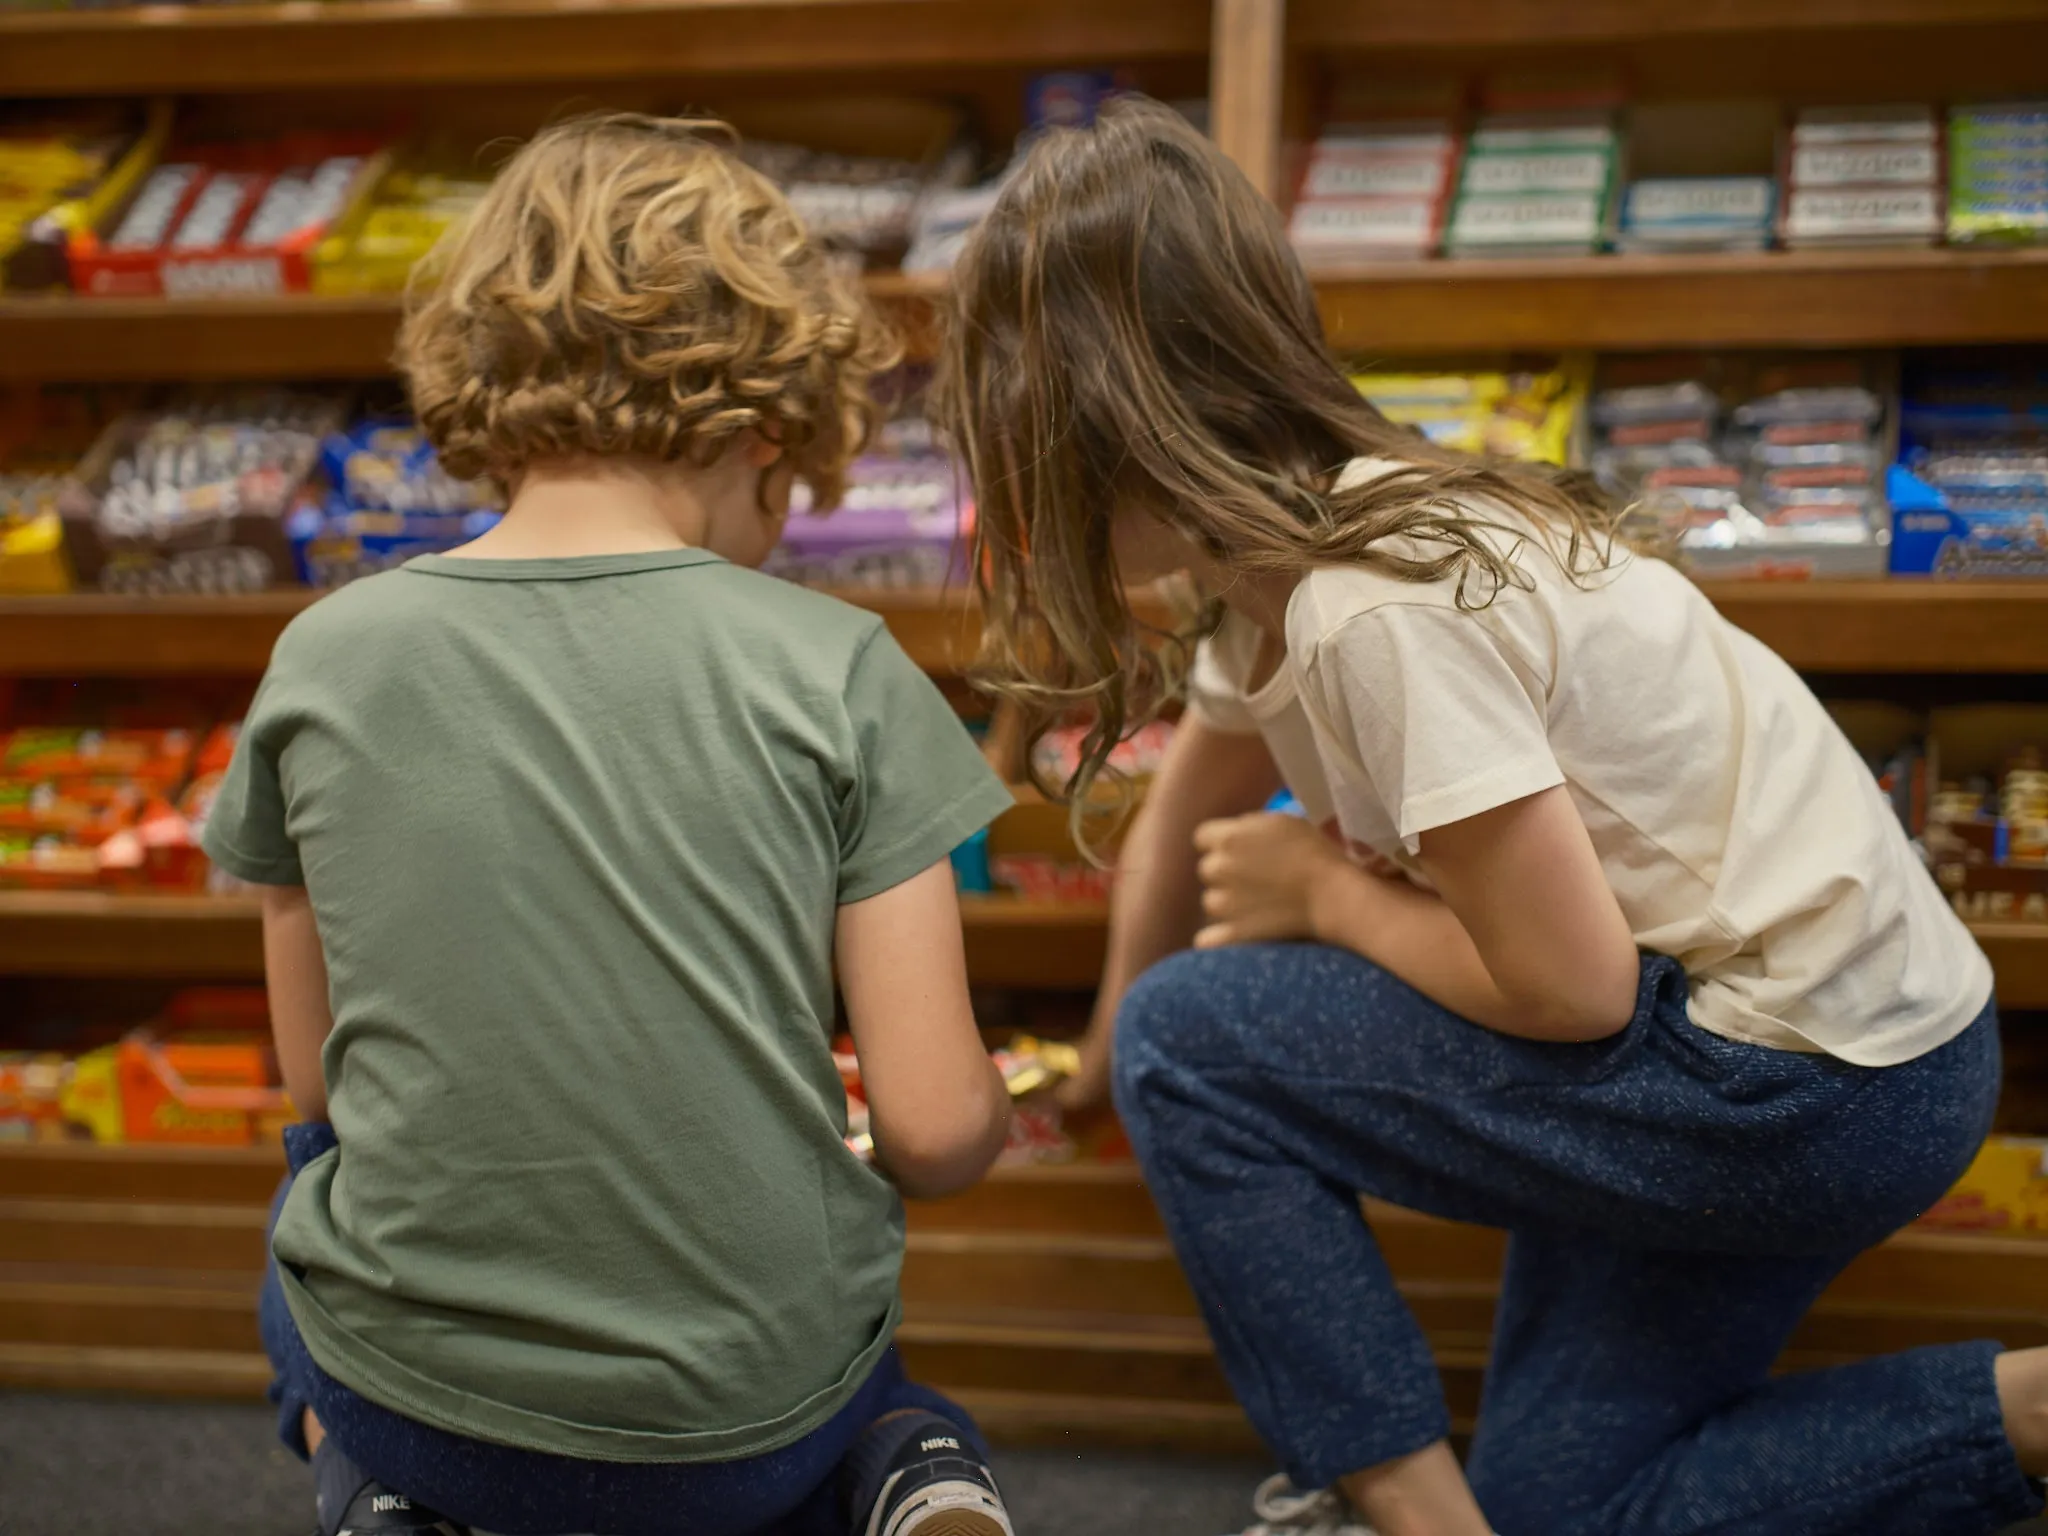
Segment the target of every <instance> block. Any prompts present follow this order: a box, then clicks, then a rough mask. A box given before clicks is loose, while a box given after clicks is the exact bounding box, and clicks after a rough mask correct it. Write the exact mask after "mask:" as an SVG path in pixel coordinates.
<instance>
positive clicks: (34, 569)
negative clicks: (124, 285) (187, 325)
mask: <svg viewBox="0 0 2048 1536" xmlns="http://www.w3.org/2000/svg"><path fill="white" fill-rule="evenodd" d="M136 398H137V391H135V390H133V389H129V388H119V387H108V386H94V387H86V386H45V387H41V388H37V387H34V386H27V387H18V388H15V389H11V390H0V592H25V593H33V592H43V593H48V592H63V591H67V590H68V589H69V588H70V586H71V566H70V562H69V561H68V560H67V559H66V558H65V554H64V522H63V518H62V517H61V516H60V515H59V510H58V509H59V507H60V505H61V503H62V500H63V494H64V490H65V487H66V485H67V484H68V483H69V482H70V479H71V476H72V474H73V472H74V471H75V470H76V469H77V466H78V461H79V459H80V458H81V457H82V456H83V455H84V454H85V453H86V451H87V450H88V449H90V448H91V447H92V445H93V442H94V441H95V440H96V439H97V438H98V437H99V435H100V433H101V432H102V431H103V430H105V427H106V424H107V422H108V421H110V420H111V419H112V418H113V417H114V416H115V415H118V414H119V413H120V412H121V411H122V410H124V409H127V408H128V407H129V406H131V405H132V404H133V403H134V401H135V399H136Z"/></svg>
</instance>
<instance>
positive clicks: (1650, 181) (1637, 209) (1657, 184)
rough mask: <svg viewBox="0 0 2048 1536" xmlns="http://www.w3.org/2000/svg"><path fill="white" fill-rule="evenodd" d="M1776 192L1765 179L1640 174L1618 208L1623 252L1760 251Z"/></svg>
mask: <svg viewBox="0 0 2048 1536" xmlns="http://www.w3.org/2000/svg"><path fill="white" fill-rule="evenodd" d="M1777 197H1778V189H1777V186H1776V184H1775V183H1774V182H1773V181H1772V180H1771V178H1770V177H1768V176H1646V177H1643V178H1641V179H1640V180H1637V181H1632V182H1630V183H1629V187H1628V191H1627V193H1625V194H1624V195H1623V198H1622V204H1621V233H1620V235H1619V236H1617V237H1616V240H1615V245H1616V247H1617V249H1620V250H1623V251H1636V252H1652V251H1760V250H1763V249H1764V248H1765V247H1766V246H1768V245H1769V244H1770V243H1771V218H1772V214H1773V212H1774V210H1775V209H1776V206H1777Z"/></svg>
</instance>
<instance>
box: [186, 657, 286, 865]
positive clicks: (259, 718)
mask: <svg viewBox="0 0 2048 1536" xmlns="http://www.w3.org/2000/svg"><path fill="white" fill-rule="evenodd" d="M279 692H280V688H279V684H278V680H277V675H276V672H275V670H273V671H272V672H271V674H270V675H269V676H267V677H265V679H264V681H263V686H262V687H261V688H259V689H258V690H257V692H256V700H255V702H254V703H253V704H251V705H250V706H249V714H248V718H247V719H245V720H244V721H243V722H242V734H241V738H240V740H238V741H237V742H236V743H235V755H234V758H233V759H232V760H231V761H230V762H229V764H228V771H227V773H226V774H225V775H224V776H223V777H222V779H221V785H220V790H219V792H218V793H217V794H216V795H215V796H214V800H213V807H212V809H211V810H209V811H208V812H207V816H206V830H205V831H204V832H203V833H202V834H201V835H200V844H201V846H202V847H204V848H205V850H206V856H207V857H208V858H210V859H212V860H213V862H214V863H216V864H218V865H219V866H220V867H221V868H222V869H225V870H226V871H227V872H228V873H229V874H231V875H234V876H236V877H238V878H240V879H243V880H247V881H250V882H251V883H253V884H256V885H303V884H305V875H304V873H303V872H302V871H301V870H300V868H299V850H298V845H297V844H295V843H294V842H293V841H292V838H291V834H290V832H288V831H287V830H286V828H285V801H284V783H283V778H282V776H281V772H280V768H279V758H280V757H281V755H282V754H283V751H284V746H285V742H286V740H287V738H288V737H289V734H290V728H289V726H288V724H287V723H286V719H285V716H284V712H283V710H282V709H281V708H280V707H279V704H278V694H279Z"/></svg>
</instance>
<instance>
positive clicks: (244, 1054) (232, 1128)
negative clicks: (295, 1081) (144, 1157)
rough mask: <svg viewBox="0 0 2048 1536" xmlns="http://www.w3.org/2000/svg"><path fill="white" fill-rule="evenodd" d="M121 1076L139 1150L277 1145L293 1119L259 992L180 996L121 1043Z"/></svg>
mask: <svg viewBox="0 0 2048 1536" xmlns="http://www.w3.org/2000/svg"><path fill="white" fill-rule="evenodd" d="M116 1076H117V1078H118V1081H119V1084H120V1094H121V1115H122V1128H123V1132H124V1134H125V1136H126V1138H127V1139H128V1140H129V1141H132V1142H133V1141H155V1142H184V1143H191V1144H198V1145H207V1146H250V1145H253V1144H256V1143H259V1142H274V1141H276V1140H277V1139H278V1138H279V1136H280V1135H281V1134H282V1132H283V1128H284V1126H285V1125H287V1124H289V1123H290V1122H291V1120H292V1118H293V1116H292V1109H291V1104H290V1101H289V1100H288V1099H287V1098H286V1097H285V1093H284V1089H283V1088H282V1087H281V1086H279V1079H278V1070H277V1056H276V1053H275V1052H274V1051H273V1050H272V1049H271V1044H270V1034H269V1012H268V1009H267V1007H266V1006H265V1003H264V999H263V994H262V993H261V992H259V991H256V990H254V989H244V988H204V989H195V990H193V991H190V992H183V993H180V994H179V995H178V996H177V997H176V998H175V999H173V1001H172V1003H171V1005H170V1007H169V1008H168V1009H167V1010H166V1011H165V1013H164V1016H163V1017H162V1018H161V1019H159V1020H157V1021H156V1023H155V1024H153V1025H151V1026H149V1027H147V1028H144V1029H138V1030H136V1031H134V1032H133V1033H132V1034H130V1035H129V1036H128V1037H127V1038H126V1039H125V1040H123V1041H122V1042H121V1045H120V1048H119V1054H118V1057H117V1060H116Z"/></svg>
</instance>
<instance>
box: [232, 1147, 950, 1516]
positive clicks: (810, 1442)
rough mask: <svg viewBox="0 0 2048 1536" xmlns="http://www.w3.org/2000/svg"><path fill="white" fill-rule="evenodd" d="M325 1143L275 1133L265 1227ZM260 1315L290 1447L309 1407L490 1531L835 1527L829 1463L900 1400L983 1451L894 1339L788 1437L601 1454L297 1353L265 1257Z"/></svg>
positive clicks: (395, 1477)
mask: <svg viewBox="0 0 2048 1536" xmlns="http://www.w3.org/2000/svg"><path fill="white" fill-rule="evenodd" d="M334 1145H335V1140H334V1131H333V1129H332V1127H330V1126H327V1125H323V1124H311V1125H295V1126H292V1127H290V1128H289V1129H288V1130H287V1131H286V1132H285V1154H286V1157H287V1159H288V1161H289V1163H290V1167H291V1173H289V1174H287V1175H286V1176H285V1181H284V1185H283V1187H282V1188H280V1189H279V1190H278V1192H277V1199H276V1202H275V1203H274V1204H273V1206H272V1208H271V1215H270V1220H271V1226H272V1227H273V1228H274V1227H275V1226H276V1225H277V1213H278V1212H279V1211H280V1210H282V1209H283V1207H284V1198H285V1195H286V1193H287V1192H288V1191H289V1190H290V1188H291V1181H292V1176H293V1175H295V1174H296V1173H297V1172H298V1170H299V1169H301V1168H303V1167H304V1166H305V1165H306V1164H307V1163H309V1162H311V1161H312V1160H313V1159H314V1158H316V1157H318V1156H320V1155H321V1154H322V1153H323V1152H326V1151H328V1150H329V1149H331V1148H332V1147H333V1146H334ZM261 1318H262V1326H263V1345H264V1348H265V1350H266V1351H267V1352H268V1353H269V1355H270V1363H271V1368H272V1369H273V1370H274V1371H275V1372H276V1373H277V1375H276V1380H275V1381H273V1382H272V1383H271V1387H270V1399H271V1401H272V1402H274V1403H276V1404H277V1407H278V1435H279V1438H281V1439H282V1440H283V1441H284V1443H285V1445H286V1446H287V1447H288V1448H289V1449H290V1450H292V1451H293V1452H294V1453H295V1454H297V1455H298V1456H301V1457H303V1456H304V1455H305V1454H306V1441H305V1433H304V1428H303V1419H302V1415H303V1414H304V1412H305V1410H306V1409H307V1408H309V1407H310V1408H311V1409H312V1410H313V1412H314V1415H315V1416H316V1417H317V1418H318V1419H319V1420H320V1425H321V1427H322V1428H323V1429H324V1430H326V1432H327V1433H328V1434H329V1435H330V1436H332V1437H333V1439H334V1443H335V1444H336V1445H338V1446H339V1447H340V1448H341V1449H342V1450H343V1451H345V1452H347V1453H348V1457H349V1460H351V1461H353V1462H354V1463H355V1464H356V1465H357V1466H359V1467H361V1468H362V1469H363V1470H364V1471H365V1472H367V1473H368V1474H369V1475H370V1476H371V1477H373V1478H375V1479H376V1480H377V1481H378V1482H380V1483H382V1484H384V1485H385V1486H386V1487H387V1488H390V1489H392V1490H394V1491H396V1492H399V1493H403V1494H406V1495H407V1496H409V1497H410V1498H412V1499H414V1500H415V1501H417V1502H419V1503H421V1504H425V1505H427V1506H428V1507H429V1508H431V1509H434V1510H436V1511H438V1512H439V1513H441V1514H443V1515H445V1516H447V1517H448V1518H449V1519H451V1520H457V1521H460V1522H462V1523H463V1524H465V1525H471V1526H475V1527H478V1528H479V1529H482V1530H488V1531H492V1532H495V1533H497V1536H565V1533H568V1532H579V1531H596V1532H602V1533H604V1536H750V1533H758V1536H846V1528H847V1522H846V1519H845V1517H844V1516H843V1515H842V1514H841V1513H840V1512H839V1509H838V1507H837V1500H836V1497H835V1488H834V1485H835V1482H836V1478H835V1477H834V1473H835V1472H836V1471H837V1470H838V1467H839V1463H840V1460H841V1458H842V1457H844V1456H845V1455H846V1453H847V1451H848V1450H850V1449H851V1448H852V1446H853V1443H854V1442H855V1440H857V1439H858V1438H859V1437H860V1435H861V1432H862V1431H863V1430H865V1429H866V1428H867V1427H868V1426H869V1425H870V1424H872V1423H874V1421H875V1420H877V1419H879V1418H881V1417H882V1416H883V1415H885V1414H889V1413H894V1412H896V1411H897V1410H899V1409H906V1408H915V1409H923V1410H925V1411H927V1412H931V1413H936V1414H938V1415H939V1416H940V1417H942V1418H945V1419H947V1420H949V1421H951V1422H952V1423H953V1424H955V1425H957V1426H959V1428H960V1430H961V1432H962V1434H963V1436H965V1438H966V1439H967V1441H968V1443H969V1444H970V1445H971V1446H972V1447H973V1448H974V1451H975V1454H976V1455H977V1456H979V1457H980V1458H981V1459H982V1460H984V1461H986V1460H987V1459H988V1450H987V1447H986V1446H985V1445H984V1444H983V1443H982V1440H981V1437H980V1432H979V1431H978V1430H977V1429H976V1428H975V1425H974V1421H973V1420H972V1419H971V1418H969V1417H968V1416H967V1414H966V1412H965V1411H964V1410H963V1409H961V1408H959V1407H958V1406H956V1405H955V1404H954V1403H952V1402H950V1401H949V1400H948V1399H946V1398H944V1397H942V1396H940V1395H939V1394H938V1393H937V1392H933V1391H931V1390H930V1389H928V1388H925V1387H920V1386H918V1385H916V1384H915V1383H914V1382H911V1381H908V1380H906V1379H905V1378H904V1375H903V1365H902V1362H901V1361H900V1360H898V1359H897V1356H896V1351H895V1350H893V1349H892V1350H890V1351H889V1353H888V1354H887V1355H885V1356H883V1358H882V1362H881V1364H880V1365H878V1366H877V1367H876V1368H875V1371H874V1374H872V1375H871V1376H869V1377H868V1379H867V1381H866V1382H865V1383H864V1384H863V1385H862V1386H861V1388H860V1390H859V1391H858V1392H856V1393H855V1394H854V1396H853V1398H852V1400H851V1401H849V1402H848V1403H847V1405H846V1406H845V1407H844V1408H842V1409H840V1410H839V1412H838V1413H837V1414H835V1415H834V1416H833V1417H832V1418H831V1419H829V1420H827V1421H826V1422H825V1423H824V1424H822V1425H820V1426H819V1427H818V1428H817V1429H814V1430H812V1431H811V1432H810V1434H808V1435H806V1436H805V1437H804V1438H803V1439H801V1440H799V1441H797V1442H796V1443H795V1444H794V1445H786V1446H784V1447H782V1449H780V1450H776V1451H769V1452H767V1453H765V1454H764V1455H760V1456H752V1457H748V1458H747V1459H745V1460H743V1461H723V1462H650V1463H640V1462H605V1461H585V1460H580V1459H577V1458H573V1457H568V1456H549V1455H545V1454H542V1453H540V1452H537V1451H524V1450H516V1449H514V1448H512V1447H510V1446H503V1445H492V1444H490V1443H488V1442H486V1441H482V1440H471V1439H468V1438H467V1437H465V1436H462V1435H457V1434H451V1433H450V1432H448V1431H447V1430H444V1429H436V1428H434V1427H432V1426H431V1425H427V1424H420V1423H417V1422H415V1421H413V1420H411V1419H408V1418H406V1417H404V1416H403V1415H401V1414H397V1413H394V1412H392V1411H391V1410H390V1409H389V1408H385V1407H382V1406H381V1405H379V1404H377V1403H373V1402H371V1401H370V1400H369V1399H368V1398H365V1397H361V1396H359V1395H357V1394H356V1393H355V1392H352V1391H351V1390H349V1389H348V1388H347V1387H345V1386H343V1385H342V1384H341V1383H340V1382H338V1381H336V1380H335V1379H334V1378H333V1377H331V1376H329V1375H328V1374H327V1373H326V1372H325V1371H323V1370H321V1369H320V1367H319V1366H318V1365H317V1364H315V1363H314V1360H313V1357H312V1356H311V1354H309V1353H308V1352H307V1349H306V1344H305V1340H304V1339H303V1338H302V1337H300V1334H299V1330H298V1327H297V1325H296V1324H294V1323H293V1321H292V1315H291V1312H290V1310H289V1309H288V1307H287V1306H286V1304H285V1298H284V1289H283V1287H282V1286H281V1285H280V1284H279V1282H278V1276H277V1261H276V1260H275V1259H272V1260H271V1263H270V1270H269V1273H268V1274H267V1275H266V1276H265V1278H264V1282H263V1295H262V1304H261Z"/></svg>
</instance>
